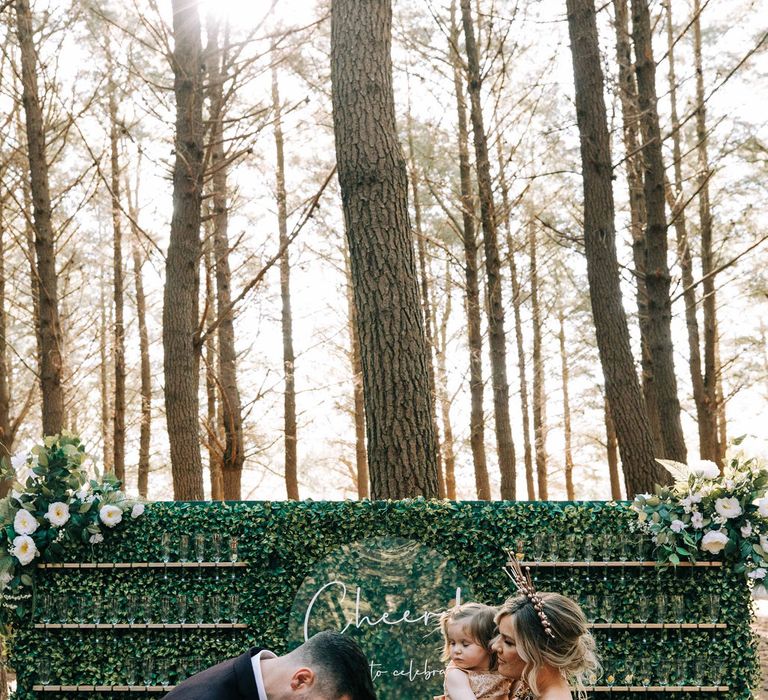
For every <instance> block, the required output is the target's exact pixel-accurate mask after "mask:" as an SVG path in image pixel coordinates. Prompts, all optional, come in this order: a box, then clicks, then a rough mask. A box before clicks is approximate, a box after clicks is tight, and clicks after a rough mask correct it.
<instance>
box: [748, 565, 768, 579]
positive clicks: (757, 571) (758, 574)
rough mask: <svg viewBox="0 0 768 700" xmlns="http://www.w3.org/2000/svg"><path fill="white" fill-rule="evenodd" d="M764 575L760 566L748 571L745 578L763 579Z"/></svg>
mask: <svg viewBox="0 0 768 700" xmlns="http://www.w3.org/2000/svg"><path fill="white" fill-rule="evenodd" d="M765 574H766V571H765V569H764V568H763V567H762V566H759V567H757V568H756V569H755V570H754V571H750V572H749V573H748V574H747V576H749V578H765Z"/></svg>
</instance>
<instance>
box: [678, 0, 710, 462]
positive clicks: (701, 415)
mask: <svg viewBox="0 0 768 700" xmlns="http://www.w3.org/2000/svg"><path fill="white" fill-rule="evenodd" d="M667 52H668V58H667V64H668V73H667V75H668V78H669V101H670V121H671V127H672V158H673V172H674V179H675V181H674V189H673V185H672V183H669V182H667V202H668V203H669V209H670V212H671V214H672V220H673V222H674V228H675V236H676V239H677V257H678V259H679V261H680V278H681V281H682V283H683V304H684V306H685V325H686V329H687V331H688V368H689V371H690V375H691V388H692V390H693V400H694V403H695V404H696V425H697V427H698V432H699V454H700V455H701V458H702V459H712V457H705V456H704V455H705V454H712V449H711V447H710V441H711V440H712V436H713V435H714V434H716V433H717V428H716V426H715V427H714V430H713V427H712V420H713V418H712V416H711V415H708V413H709V411H708V408H709V407H708V405H707V402H706V398H705V392H704V377H703V375H702V368H701V343H700V337H699V322H698V319H697V316H696V309H697V304H698V302H697V300H696V287H695V285H694V280H693V256H692V255H691V246H690V243H689V238H688V225H687V220H686V215H685V206H684V205H685V201H684V199H685V195H684V192H683V167H682V161H683V155H682V146H681V143H680V141H681V136H680V130H681V125H680V118H679V116H678V110H677V75H676V70H675V35H674V27H673V22H672V3H671V2H667Z"/></svg>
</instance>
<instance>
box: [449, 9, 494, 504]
mask: <svg viewBox="0 0 768 700" xmlns="http://www.w3.org/2000/svg"><path fill="white" fill-rule="evenodd" d="M455 10H456V3H455V0H454V2H452V3H451V41H450V46H449V51H450V55H451V63H452V65H453V86H454V92H455V93H456V111H457V114H458V126H459V131H458V137H459V144H458V145H459V182H460V186H461V218H462V243H463V244H464V293H465V295H466V296H465V307H466V314H467V346H468V348H469V394H470V415H469V444H470V447H471V449H472V463H473V466H474V471H475V492H476V494H477V498H478V500H481V501H489V500H490V499H491V485H490V480H489V477H488V462H487V458H486V454H485V414H484V411H483V395H484V393H485V382H484V381H483V336H482V332H481V328H480V326H481V316H480V309H481V307H480V283H479V281H478V264H477V247H478V246H477V234H476V230H475V203H474V198H473V196H472V178H471V173H470V165H469V145H468V144H469V130H468V127H467V107H466V102H465V100H464V86H463V79H462V66H461V60H460V58H459V55H458V53H457V49H458V46H459V31H458V26H457V24H456V21H455Z"/></svg>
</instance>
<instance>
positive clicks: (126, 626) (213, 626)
mask: <svg viewBox="0 0 768 700" xmlns="http://www.w3.org/2000/svg"><path fill="white" fill-rule="evenodd" d="M35 629H36V630H229V629H236V630H245V629H248V625H247V624H245V623H244V622H184V623H181V622H165V623H164V622H133V623H127V622H126V623H121V622H116V623H109V622H100V623H99V624H96V623H89V622H38V623H36V624H35Z"/></svg>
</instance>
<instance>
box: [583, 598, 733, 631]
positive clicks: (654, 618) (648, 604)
mask: <svg viewBox="0 0 768 700" xmlns="http://www.w3.org/2000/svg"><path fill="white" fill-rule="evenodd" d="M616 600H617V596H613V595H604V596H597V595H595V594H591V593H590V594H587V595H585V596H584V597H583V598H582V600H581V607H582V609H583V610H584V614H585V615H586V617H587V620H588V621H589V622H608V623H610V622H618V621H621V622H641V623H644V624H645V623H648V622H654V623H663V622H677V623H684V622H689V623H692V622H698V623H701V622H704V621H706V622H709V623H717V622H718V621H719V619H720V596H718V595H717V594H716V593H709V594H706V595H705V596H704V604H705V610H704V616H705V620H702V619H692V618H699V617H700V615H701V613H700V612H698V611H692V610H691V611H686V606H685V597H684V596H682V595H678V594H674V595H667V594H666V593H657V594H656V595H654V596H647V595H641V596H639V597H638V598H637V600H636V601H635V604H634V606H633V608H632V611H631V612H632V616H633V618H634V619H632V620H617V619H616V617H617V616H616V605H615V603H616Z"/></svg>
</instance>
